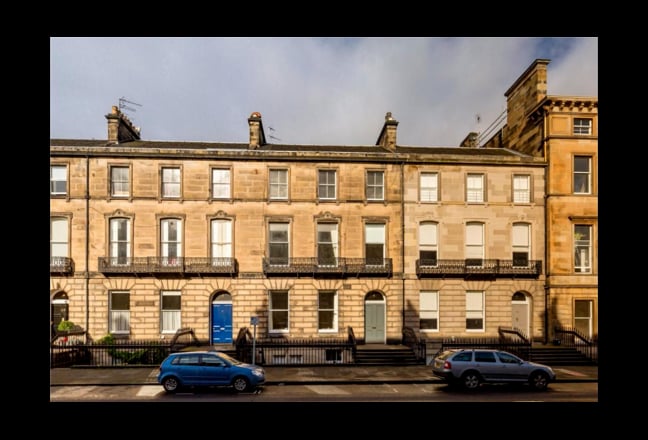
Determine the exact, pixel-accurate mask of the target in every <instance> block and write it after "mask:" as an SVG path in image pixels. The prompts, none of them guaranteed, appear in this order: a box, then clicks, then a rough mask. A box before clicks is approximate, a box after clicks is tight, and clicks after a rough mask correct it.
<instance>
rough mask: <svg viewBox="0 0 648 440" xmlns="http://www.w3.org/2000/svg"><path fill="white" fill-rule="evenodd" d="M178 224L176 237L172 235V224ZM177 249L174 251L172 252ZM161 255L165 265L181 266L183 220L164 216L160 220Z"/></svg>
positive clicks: (162, 262)
mask: <svg viewBox="0 0 648 440" xmlns="http://www.w3.org/2000/svg"><path fill="white" fill-rule="evenodd" d="M174 223H175V224H176V232H177V233H176V238H175V239H173V237H170V231H171V225H172V224H174ZM172 249H175V255H173V254H174V252H170V251H171V250H172ZM160 257H161V259H162V261H161V264H162V265H163V266H179V265H181V264H182V220H180V219H178V218H164V219H161V220H160Z"/></svg>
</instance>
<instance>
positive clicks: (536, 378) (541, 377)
mask: <svg viewBox="0 0 648 440" xmlns="http://www.w3.org/2000/svg"><path fill="white" fill-rule="evenodd" d="M529 385H531V387H532V388H533V389H534V390H538V391H542V390H546V389H547V386H548V385H549V377H548V376H547V375H546V374H545V373H543V372H542V371H536V372H535V373H533V374H532V375H531V377H529Z"/></svg>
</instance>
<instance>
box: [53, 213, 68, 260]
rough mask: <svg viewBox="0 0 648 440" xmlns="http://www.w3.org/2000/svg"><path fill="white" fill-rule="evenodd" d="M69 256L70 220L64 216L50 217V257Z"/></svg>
mask: <svg viewBox="0 0 648 440" xmlns="http://www.w3.org/2000/svg"><path fill="white" fill-rule="evenodd" d="M69 256H70V221H69V220H68V218H66V217H52V218H51V219H50V257H54V258H56V257H63V258H67V257H69Z"/></svg>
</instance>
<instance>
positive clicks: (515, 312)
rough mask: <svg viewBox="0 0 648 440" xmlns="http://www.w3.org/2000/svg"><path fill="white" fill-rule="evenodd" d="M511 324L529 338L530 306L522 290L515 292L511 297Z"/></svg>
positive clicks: (527, 297)
mask: <svg viewBox="0 0 648 440" xmlns="http://www.w3.org/2000/svg"><path fill="white" fill-rule="evenodd" d="M511 326H512V327H513V328H517V329H518V330H520V331H522V332H523V333H524V334H525V335H526V336H527V337H529V338H531V307H530V303H529V296H528V295H527V294H525V293H524V292H520V291H518V292H515V293H514V294H513V296H512V297H511Z"/></svg>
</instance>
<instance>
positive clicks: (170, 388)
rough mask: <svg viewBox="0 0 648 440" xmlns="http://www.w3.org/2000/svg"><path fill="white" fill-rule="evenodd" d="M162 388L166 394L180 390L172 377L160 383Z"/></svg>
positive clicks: (178, 383) (176, 381)
mask: <svg viewBox="0 0 648 440" xmlns="http://www.w3.org/2000/svg"><path fill="white" fill-rule="evenodd" d="M162 387H164V391H166V392H167V393H175V392H176V391H178V389H179V388H180V382H179V381H178V379H176V378H175V377H173V376H169V377H167V378H165V379H164V380H163V381H162Z"/></svg>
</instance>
